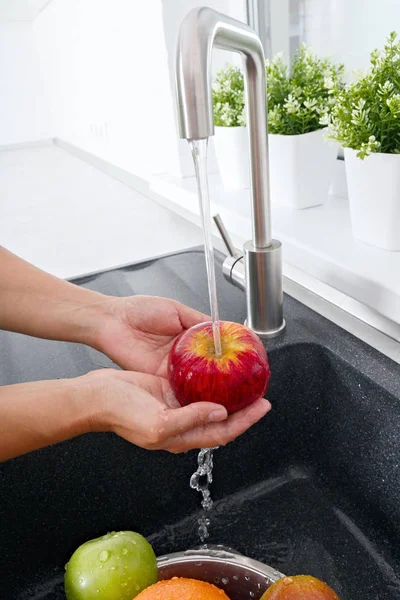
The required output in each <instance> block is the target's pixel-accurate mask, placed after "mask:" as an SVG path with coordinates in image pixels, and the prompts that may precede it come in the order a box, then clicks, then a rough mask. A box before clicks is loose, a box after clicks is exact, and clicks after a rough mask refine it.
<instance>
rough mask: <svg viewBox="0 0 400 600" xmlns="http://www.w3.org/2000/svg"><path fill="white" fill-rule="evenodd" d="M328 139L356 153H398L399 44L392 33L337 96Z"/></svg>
mask: <svg viewBox="0 0 400 600" xmlns="http://www.w3.org/2000/svg"><path fill="white" fill-rule="evenodd" d="M327 122H328V123H329V125H330V128H331V134H330V137H331V138H333V139H335V140H337V141H338V142H339V143H340V144H342V146H344V147H346V148H352V149H353V150H357V151H358V152H357V156H358V157H359V158H362V159H363V158H365V157H366V156H368V155H369V154H371V153H373V152H383V153H387V154H399V153H400V42H398V41H397V34H396V33H395V32H392V33H391V34H390V36H389V38H388V40H387V43H386V45H385V46H384V48H383V50H382V51H379V50H374V51H373V52H372V53H371V66H370V68H369V69H368V70H367V71H366V72H365V73H364V74H362V75H361V76H359V78H358V79H356V80H355V81H354V82H353V83H351V84H350V85H349V86H348V87H347V89H345V90H344V91H343V92H342V93H341V94H340V96H339V98H338V101H337V104H336V106H335V107H334V108H333V111H332V114H331V116H330V118H329V119H328V120H327Z"/></svg>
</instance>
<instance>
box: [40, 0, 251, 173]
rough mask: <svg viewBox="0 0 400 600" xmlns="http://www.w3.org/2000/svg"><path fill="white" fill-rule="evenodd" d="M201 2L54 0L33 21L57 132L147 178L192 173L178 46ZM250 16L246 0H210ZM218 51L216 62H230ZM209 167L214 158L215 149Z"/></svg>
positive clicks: (232, 12) (217, 6) (228, 10)
mask: <svg viewBox="0 0 400 600" xmlns="http://www.w3.org/2000/svg"><path fill="white" fill-rule="evenodd" d="M199 4H201V2H200V3H199V0H185V1H184V2H179V1H178V0H146V1H145V2H138V0H107V1H103V0H102V1H99V0H85V2H82V1H81V0H53V1H52V2H51V3H50V4H49V6H48V7H47V8H46V9H45V10H44V11H43V12H42V13H41V14H40V15H39V17H38V18H37V19H36V20H35V22H34V31H35V35H36V42H37V47H38V50H39V54H40V58H41V64H42V68H43V71H44V73H45V75H46V84H47V88H48V94H49V97H50V103H51V109H52V121H53V129H54V135H56V136H58V137H60V138H62V139H64V140H66V141H68V142H71V143H73V144H75V145H77V146H79V147H80V148H83V149H84V150H87V151H89V152H93V153H94V154H96V155H98V156H101V157H102V158H104V159H106V160H109V161H110V162H112V163H114V164H117V165H118V166H120V167H122V168H125V169H127V170H128V171H131V172H133V173H135V174H138V175H139V176H142V177H150V176H151V175H152V174H154V173H160V172H172V173H175V174H177V175H188V174H192V172H193V168H192V162H191V157H190V153H189V149H188V145H187V143H186V142H183V141H181V140H179V139H178V135H177V126H176V108H175V97H174V81H173V77H174V69H175V45H176V36H177V33H178V29H179V25H180V23H181V21H182V19H183V18H184V16H185V14H186V13H187V12H188V11H189V10H190V9H191V8H193V7H195V6H198V5H199ZM208 5H210V6H212V7H213V8H215V9H217V10H220V11H221V12H226V13H228V14H230V15H232V16H234V17H236V18H239V19H241V20H244V18H245V0H208ZM227 58H228V59H229V57H227V55H226V54H224V55H222V56H221V55H220V56H219V57H218V56H216V60H215V61H214V62H215V68H219V67H220V66H221V65H222V64H223V63H224V62H226V60H227ZM210 165H211V170H215V168H213V165H214V167H215V161H214V158H213V153H212V149H211V157H210Z"/></svg>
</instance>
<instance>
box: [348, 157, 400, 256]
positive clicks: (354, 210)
mask: <svg viewBox="0 0 400 600" xmlns="http://www.w3.org/2000/svg"><path fill="white" fill-rule="evenodd" d="M344 157H345V165H346V175H347V187H348V190H349V203H350V214H351V224H352V228H353V233H354V236H355V237H356V238H358V239H359V240H361V241H363V242H366V243H367V244H372V245H373V246H378V248H384V249H385V250H397V251H400V155H399V154H380V153H376V154H371V155H370V156H367V157H366V158H365V159H364V160H361V159H360V158H357V153H356V151H355V150H352V149H350V148H345V150H344Z"/></svg>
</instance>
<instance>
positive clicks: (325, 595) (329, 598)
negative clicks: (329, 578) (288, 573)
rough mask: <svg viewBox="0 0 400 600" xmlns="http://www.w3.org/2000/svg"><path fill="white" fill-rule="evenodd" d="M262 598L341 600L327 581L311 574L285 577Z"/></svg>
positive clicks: (270, 599)
mask: <svg viewBox="0 0 400 600" xmlns="http://www.w3.org/2000/svg"><path fill="white" fill-rule="evenodd" d="M261 600H339V598H338V596H337V595H336V594H335V592H334V591H333V590H332V588H330V587H329V586H328V585H326V583H324V582H323V581H321V580H320V579H317V578H316V577H311V575H295V576H294V577H283V578H282V579H279V580H278V581H276V582H275V583H274V584H273V585H271V587H270V588H268V589H267V591H266V592H265V593H264V594H263V595H262V597H261Z"/></svg>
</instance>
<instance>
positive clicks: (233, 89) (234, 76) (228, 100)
mask: <svg viewBox="0 0 400 600" xmlns="http://www.w3.org/2000/svg"><path fill="white" fill-rule="evenodd" d="M213 106H214V124H215V125H219V126H221V127H237V126H241V125H246V117H245V105H244V79H243V73H242V72H241V70H240V69H239V68H238V67H234V66H233V65H228V66H227V67H225V68H224V69H221V70H220V71H219V72H218V74H217V76H216V79H215V82H214V84H213Z"/></svg>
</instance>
